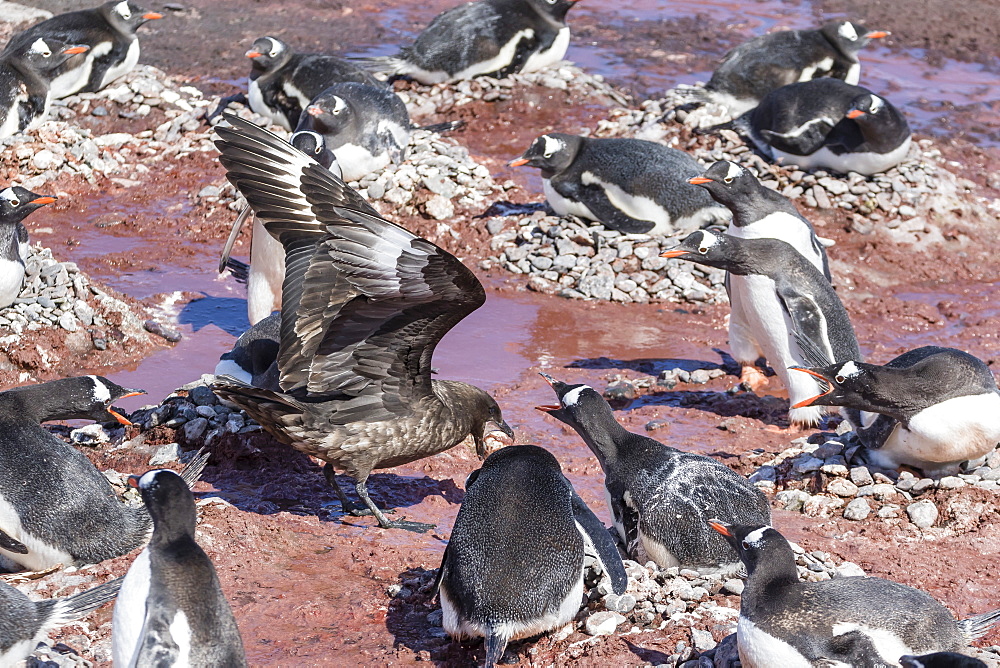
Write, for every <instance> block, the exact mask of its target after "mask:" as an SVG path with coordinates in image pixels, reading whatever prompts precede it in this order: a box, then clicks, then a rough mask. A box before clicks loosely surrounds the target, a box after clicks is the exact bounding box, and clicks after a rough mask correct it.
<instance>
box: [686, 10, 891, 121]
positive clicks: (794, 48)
mask: <svg viewBox="0 0 1000 668" xmlns="http://www.w3.org/2000/svg"><path fill="white" fill-rule="evenodd" d="M888 34H889V33H888V32H885V31H882V30H867V29H866V28H864V27H862V26H860V25H858V24H857V23H852V22H850V21H834V22H831V23H827V24H826V25H824V26H823V27H822V28H820V29H818V30H781V31H778V32H773V33H770V34H768V35H760V36H759V37H755V38H753V39H752V40H750V41H749V42H746V43H745V44H741V45H740V46H738V47H736V48H735V49H733V50H732V51H730V52H729V53H727V54H726V56H725V58H723V60H722V63H720V64H719V66H718V67H717V68H716V70H715V72H714V73H713V74H712V78H711V79H710V80H709V81H708V83H707V84H706V85H705V89H704V91H699V92H697V93H696V95H697V96H698V97H706V98H707V99H709V100H711V101H713V102H716V103H718V104H722V105H724V106H726V107H727V108H728V109H729V111H730V113H731V114H732V115H733V116H739V115H740V114H742V113H744V112H746V111H748V110H749V109H751V108H753V107H754V106H756V105H757V104H758V103H759V102H760V101H761V100H762V99H763V98H764V96H765V95H767V94H768V93H770V92H771V91H773V90H776V89H778V88H781V87H782V86H787V85H788V84H791V83H795V82H797V81H809V80H811V79H819V78H821V77H833V78H835V79H842V80H844V81H846V82H847V83H849V84H857V83H858V81H859V80H860V77H861V63H860V62H858V52H859V51H860V50H861V49H862V48H863V47H864V46H865V45H867V44H868V42H870V41H871V40H873V39H878V38H881V37H886V36H887V35H888Z"/></svg>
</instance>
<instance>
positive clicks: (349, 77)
mask: <svg viewBox="0 0 1000 668" xmlns="http://www.w3.org/2000/svg"><path fill="white" fill-rule="evenodd" d="M246 56H247V58H249V59H250V61H251V63H252V66H251V71H250V80H249V82H248V93H247V100H248V102H249V104H250V108H251V109H252V110H253V111H254V112H255V113H258V114H260V115H261V116H264V117H265V118H269V119H271V121H272V122H273V123H276V124H278V125H280V126H281V127H283V128H285V129H286V130H292V129H294V128H295V126H296V125H298V123H299V117H300V116H301V115H302V110H303V109H305V108H306V107H307V106H308V105H309V102H310V101H312V99H313V98H315V97H316V96H317V95H319V94H320V93H322V92H323V91H324V90H326V89H327V88H329V87H330V86H332V85H333V84H337V83H343V82H345V81H354V82H356V83H363V84H368V85H369V86H377V87H379V88H384V87H385V84H383V83H382V82H381V81H379V80H378V79H376V78H375V77H373V76H372V75H371V74H370V73H369V72H367V71H366V70H363V69H361V68H360V67H358V66H357V65H355V64H354V63H352V62H350V61H347V60H344V59H343V58H338V57H337V56H330V55H326V54H321V53H295V51H294V50H292V48H291V46H289V45H288V44H287V43H285V42H283V41H281V40H280V39H278V38H276V37H261V38H259V39H257V40H255V41H254V43H253V46H251V47H250V50H249V51H247V53H246Z"/></svg>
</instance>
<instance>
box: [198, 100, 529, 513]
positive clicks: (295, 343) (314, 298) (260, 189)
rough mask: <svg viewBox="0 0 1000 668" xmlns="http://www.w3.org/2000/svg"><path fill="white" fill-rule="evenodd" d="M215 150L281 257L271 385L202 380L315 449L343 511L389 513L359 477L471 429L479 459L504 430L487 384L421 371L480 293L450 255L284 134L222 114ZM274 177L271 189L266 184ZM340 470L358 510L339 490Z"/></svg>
mask: <svg viewBox="0 0 1000 668" xmlns="http://www.w3.org/2000/svg"><path fill="white" fill-rule="evenodd" d="M226 119H227V120H228V121H229V123H230V124H231V127H227V126H218V127H217V128H216V132H217V133H218V135H219V140H218V141H217V142H216V146H217V147H218V148H219V151H220V152H221V153H222V156H221V157H220V161H221V162H222V165H223V166H224V167H225V168H226V177H227V178H228V179H229V180H230V182H231V183H232V184H233V185H234V186H235V187H236V188H237V189H238V190H239V191H240V192H241V193H242V194H243V195H244V197H246V199H247V201H248V202H249V204H250V206H251V207H253V209H254V211H255V213H256V215H257V217H258V218H259V219H260V220H261V221H262V222H263V224H264V227H265V228H266V229H267V230H268V232H270V233H271V234H273V235H276V236H278V237H279V239H280V240H281V243H282V245H283V246H284V248H285V253H286V259H287V276H286V277H285V282H284V288H283V292H282V300H283V302H284V304H283V306H282V309H281V340H280V342H279V351H278V369H279V378H278V382H279V385H280V387H281V391H273V390H267V389H262V388H255V387H253V386H251V385H248V384H247V383H244V382H241V381H239V380H238V379H236V378H233V377H230V376H221V377H217V378H216V379H215V381H214V382H213V383H212V385H211V387H212V389H213V390H214V391H215V393H216V394H217V395H219V397H220V398H222V399H225V400H228V401H230V402H232V403H234V404H236V405H238V406H239V407H241V408H243V409H244V410H246V411H247V413H249V414H250V415H251V416H252V417H253V418H254V419H255V420H257V422H259V423H260V425H261V426H262V427H263V428H264V429H265V430H267V431H268V432H269V433H270V434H271V435H273V436H274V437H275V438H277V439H278V440H279V441H281V442H282V443H286V444H288V445H290V446H292V447H294V448H295V449H297V450H300V451H302V452H305V453H308V454H310V455H312V456H315V457H319V458H321V459H323V460H325V461H326V462H327V463H328V466H327V467H325V473H326V476H327V479H328V480H329V481H330V483H331V485H332V486H333V488H334V490H335V491H336V493H337V495H338V497H339V498H340V500H341V505H342V507H343V508H344V510H345V512H350V513H352V514H365V513H366V511H367V512H368V513H371V514H372V515H374V516H375V518H376V519H377V520H378V523H379V526H381V527H383V528H386V529H388V528H400V529H407V530H411V531H427V530H429V529H430V528H432V525H428V524H424V523H419V522H412V521H403V520H397V521H394V522H393V521H390V520H389V519H388V518H386V516H385V513H383V512H382V510H381V509H380V508H379V507H378V506H377V505H376V504H375V502H374V501H372V499H371V496H370V495H369V494H368V489H367V479H368V476H369V475H370V474H371V472H372V471H373V470H375V469H380V468H392V467H395V466H400V465H402V464H406V463H409V462H414V461H417V460H419V459H423V458H424V457H429V456H431V455H435V454H437V453H439V452H444V451H445V450H447V449H449V448H452V447H454V446H456V445H458V444H459V443H461V442H462V441H463V440H465V439H466V437H468V436H472V438H473V440H474V441H475V444H476V449H477V451H478V452H479V453H480V454H481V455H482V454H484V453H485V439H486V436H487V434H488V433H489V432H490V431H493V429H492V428H491V427H493V428H496V429H499V430H501V431H503V432H504V433H506V434H507V436H509V437H513V435H514V432H513V430H512V429H511V428H510V427H509V426H508V425H507V423H505V422H504V421H503V413H502V411H501V410H500V406H499V405H498V404H497V402H496V400H495V399H493V397H491V396H490V395H489V394H488V393H487V392H485V391H484V390H482V389H480V388H478V387H476V386H474V385H470V384H468V383H462V382H457V381H451V380H440V379H436V378H432V377H431V363H432V359H433V354H434V350H435V348H436V347H437V345H438V343H439V342H440V341H441V339H442V338H443V337H444V335H445V334H447V333H448V332H449V331H450V330H451V329H452V328H453V327H454V326H455V325H457V324H458V323H459V322H461V321H462V320H463V319H464V318H465V317H466V316H467V315H469V314H471V313H472V312H473V311H475V310H476V309H478V308H479V307H480V306H482V304H483V303H485V301H486V291H485V289H484V288H483V286H482V284H481V283H480V282H479V279H478V278H476V276H475V274H473V273H472V272H471V271H470V270H469V269H468V267H466V266H465V265H463V264H462V263H461V262H460V261H459V260H458V258H456V257H455V256H453V255H451V254H450V253H448V252H446V251H444V250H442V249H441V248H439V247H437V246H435V245H434V244H432V243H431V242H429V241H427V240H426V239H423V238H421V237H418V236H416V235H414V234H413V233H412V232H410V231H408V230H406V229H404V228H402V227H400V226H399V225H396V224H394V223H392V222H390V221H388V220H386V219H385V218H382V217H381V216H380V215H379V214H378V213H376V212H375V211H374V210H373V209H372V207H371V205H369V204H368V203H367V202H366V201H365V200H364V198H362V197H361V195H359V194H358V193H357V192H355V191H354V190H353V189H351V188H350V187H349V186H348V185H347V184H346V183H344V182H343V181H342V180H341V179H338V178H337V177H336V176H335V175H334V174H331V173H330V172H329V171H327V170H326V169H323V168H322V167H321V166H320V165H319V164H317V163H316V162H315V161H314V160H312V159H311V158H309V157H308V156H306V155H305V154H303V153H302V152H301V151H298V150H295V149H293V148H292V147H291V146H289V145H288V143H287V142H285V141H284V140H282V139H281V138H279V137H277V136H275V135H274V134H272V133H270V132H268V131H267V130H265V129H264V128H261V127H259V126H257V125H255V124H253V123H250V122H249V121H245V120H243V119H240V118H238V117H236V116H233V115H226ZM279 182H280V184H281V185H280V187H276V186H275V183H279ZM338 469H339V470H341V471H344V472H345V473H347V474H348V475H349V476H350V477H351V478H352V479H353V481H354V489H355V491H356V492H357V495H358V496H359V497H360V499H361V501H362V503H363V504H364V505H363V507H359V505H358V504H357V503H352V502H351V500H349V499H348V498H347V496H346V494H345V493H344V491H343V490H342V489H341V488H340V486H339V484H338V483H337V481H336V478H335V471H336V470H338Z"/></svg>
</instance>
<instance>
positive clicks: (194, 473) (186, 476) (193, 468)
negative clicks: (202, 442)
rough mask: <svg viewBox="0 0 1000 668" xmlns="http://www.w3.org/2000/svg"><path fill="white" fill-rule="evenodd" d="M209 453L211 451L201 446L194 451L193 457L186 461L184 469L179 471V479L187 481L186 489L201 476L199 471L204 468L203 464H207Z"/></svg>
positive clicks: (192, 485)
mask: <svg viewBox="0 0 1000 668" xmlns="http://www.w3.org/2000/svg"><path fill="white" fill-rule="evenodd" d="M211 455H212V453H211V452H209V451H208V450H206V449H205V447H204V446H202V447H201V448H200V449H199V450H198V452H196V453H194V458H193V459H192V460H191V461H189V462H188V464H187V466H185V467H184V470H183V471H181V480H183V481H184V482H185V483H187V486H188V489H190V488H192V487H194V484H195V483H196V482H198V480H199V479H200V478H201V473H202V471H204V470H205V465H206V464H208V458H209V457H210V456H211Z"/></svg>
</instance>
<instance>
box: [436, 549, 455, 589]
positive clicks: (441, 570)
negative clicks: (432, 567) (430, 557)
mask: <svg viewBox="0 0 1000 668" xmlns="http://www.w3.org/2000/svg"><path fill="white" fill-rule="evenodd" d="M450 546H451V543H448V545H445V546H444V554H442V555H441V566H440V567H438V572H437V575H436V576H434V586H433V587H431V593H433V594H435V595H436V594H437V593H438V592H439V591H441V583H442V582H444V576H445V574H447V572H448V548H449V547H450Z"/></svg>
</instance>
